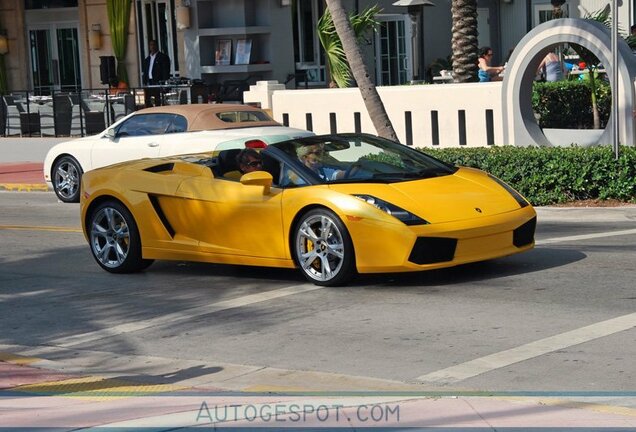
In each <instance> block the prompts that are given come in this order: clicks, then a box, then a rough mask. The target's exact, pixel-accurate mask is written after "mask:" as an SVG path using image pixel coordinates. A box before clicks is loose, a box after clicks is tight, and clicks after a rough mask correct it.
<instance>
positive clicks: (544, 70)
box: [537, 51, 563, 82]
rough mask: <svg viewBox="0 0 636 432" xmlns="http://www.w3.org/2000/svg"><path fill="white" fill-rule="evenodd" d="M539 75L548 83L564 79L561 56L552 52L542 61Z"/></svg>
mask: <svg viewBox="0 0 636 432" xmlns="http://www.w3.org/2000/svg"><path fill="white" fill-rule="evenodd" d="M537 72H538V73H540V74H541V75H543V76H544V77H545V80H546V81H547V82H556V81H561V80H562V79H563V65H561V61H560V60H559V56H557V55H556V54H555V53H553V52H552V51H550V52H549V53H548V54H547V55H546V56H545V57H544V58H543V60H542V61H541V64H540V65H539V68H538V70H537Z"/></svg>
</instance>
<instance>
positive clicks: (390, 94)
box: [245, 82, 505, 147]
mask: <svg viewBox="0 0 636 432" xmlns="http://www.w3.org/2000/svg"><path fill="white" fill-rule="evenodd" d="M377 89H378V92H379V94H380V97H381V98H382V101H383V102H384V106H385V108H386V109H387V112H388V114H389V117H390V118H391V122H392V123H393V127H394V128H395V131H396V133H397V135H398V138H399V139H400V142H402V143H404V144H406V143H407V132H406V125H405V112H407V111H410V112H411V118H412V136H413V145H414V146H415V147H430V146H432V131H433V126H432V122H431V112H432V111H438V129H439V140H440V141H439V146H440V147H459V143H460V127H459V120H458V117H459V116H458V111H459V110H464V111H465V118H466V145H467V146H468V147H479V146H485V145H488V142H487V127H486V110H492V111H493V119H494V122H493V123H494V124H493V132H494V136H493V137H494V144H496V145H502V144H505V143H504V142H503V127H502V121H501V119H502V112H501V110H502V108H501V106H502V103H501V100H502V98H501V91H502V87H501V82H492V83H472V84H436V85H416V86H394V87H378V88H377ZM254 96H256V95H255V94H252V95H250V94H249V92H246V93H245V100H246V102H248V101H249V102H259V101H258V100H256V99H257V98H255V97H254ZM265 103H266V101H263V102H262V104H263V106H265ZM272 111H273V115H274V118H275V119H276V120H277V121H279V122H281V123H282V122H283V119H284V116H286V117H287V118H288V119H289V125H290V126H292V127H297V128H300V129H306V128H307V123H306V115H307V114H311V116H312V122H313V131H314V132H316V133H317V134H328V133H330V132H331V127H330V113H335V114H336V118H337V132H339V133H342V132H354V131H355V126H354V113H356V112H358V113H360V118H361V131H362V132H367V133H372V134H375V133H376V130H375V128H374V127H373V124H372V123H371V119H370V118H369V115H368V114H367V110H366V108H365V107H364V103H363V101H362V97H361V96H360V91H359V89H357V88H346V89H316V90H280V91H274V92H273V95H272Z"/></svg>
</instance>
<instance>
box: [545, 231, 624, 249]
mask: <svg viewBox="0 0 636 432" xmlns="http://www.w3.org/2000/svg"><path fill="white" fill-rule="evenodd" d="M629 234H636V229H629V230H622V231H606V232H602V233H594V234H581V235H575V236H567V237H554V238H549V239H544V240H537V241H536V242H535V244H536V245H537V246H541V245H544V244H552V243H563V242H569V241H578V240H589V239H594V238H601V237H614V236H622V235H629Z"/></svg>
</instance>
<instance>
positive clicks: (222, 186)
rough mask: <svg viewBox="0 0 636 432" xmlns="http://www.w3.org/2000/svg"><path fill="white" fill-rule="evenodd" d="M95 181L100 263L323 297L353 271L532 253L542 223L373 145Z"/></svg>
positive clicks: (190, 164) (223, 153) (219, 156)
mask: <svg viewBox="0 0 636 432" xmlns="http://www.w3.org/2000/svg"><path fill="white" fill-rule="evenodd" d="M235 145H239V146H241V147H242V148H230V149H227V148H226V149H217V150H216V151H214V152H212V153H206V154H199V155H185V156H177V157H169V158H162V159H143V160H139V161H133V162H125V163H121V164H118V165H112V166H109V167H105V168H100V169H97V170H94V171H89V172H87V173H86V174H84V176H83V177H82V193H81V217H82V221H83V228H84V233H85V236H86V239H87V240H88V242H89V244H90V248H91V251H92V253H93V256H94V257H95V259H96V261H97V263H98V264H99V265H100V266H101V267H102V268H104V269H105V270H107V271H110V272H113V273H124V272H135V271H140V270H142V269H144V268H146V267H148V266H149V265H150V264H151V263H152V261H153V260H155V259H164V260H189V261H204V262H213V263H227V264H245V265H255V266H271V267H288V268H294V267H298V268H300V270H301V271H302V273H303V274H304V275H305V277H306V278H307V279H308V280H309V281H311V282H313V283H315V284H318V285H339V284H343V283H345V282H346V281H348V280H349V279H350V278H351V277H352V276H353V275H355V274H356V272H358V273H379V272H404V271H417V270H428V269H436V268H441V267H450V266H455V265H458V264H463V263H468V262H474V261H481V260H487V259H491V258H497V257H502V256H506V255H511V254H515V253H518V252H523V251H526V250H529V249H531V248H532V247H533V246H534V231H535V226H536V213H535V211H534V209H533V208H532V206H531V205H530V204H529V203H528V202H527V201H526V200H525V199H524V198H523V197H522V196H521V195H520V194H519V193H517V192H516V191H515V190H514V189H512V188H511V187H510V186H508V185H507V184H505V183H504V182H502V181H501V180H499V179H497V178H495V177H493V176H491V175H489V174H487V173H485V172H482V171H479V170H476V169H472V168H458V167H455V166H451V165H447V164H445V163H443V162H441V161H439V160H437V159H434V158H432V157H430V156H427V155H426V154H424V153H422V152H420V151H417V150H414V149H412V148H409V147H407V146H404V145H401V144H398V143H395V142H392V141H388V140H385V139H382V138H379V137H376V136H372V135H365V134H339V135H326V136H314V137H306V138H298V139H292V140H288V141H284V142H280V143H277V144H270V145H267V144H266V143H264V142H262V141H259V140H249V141H247V142H245V143H238V144H235Z"/></svg>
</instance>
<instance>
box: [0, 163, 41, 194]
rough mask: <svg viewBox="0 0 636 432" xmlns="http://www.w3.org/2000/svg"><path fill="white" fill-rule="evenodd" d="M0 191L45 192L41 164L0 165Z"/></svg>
mask: <svg viewBox="0 0 636 432" xmlns="http://www.w3.org/2000/svg"><path fill="white" fill-rule="evenodd" d="M0 190H13V191H28V192H31V191H46V190H48V187H47V185H46V182H45V181H44V174H43V172H42V163H41V162H8V163H0Z"/></svg>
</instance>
